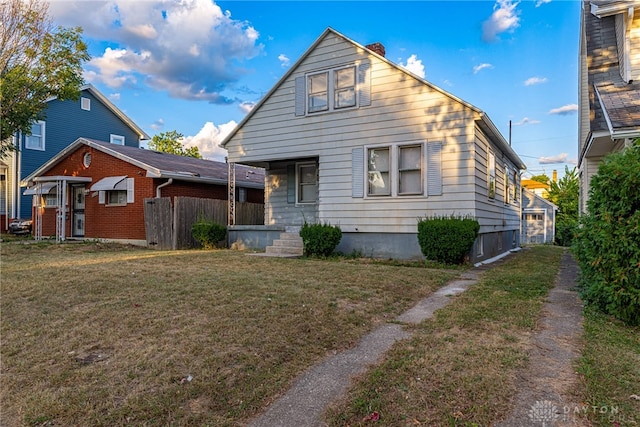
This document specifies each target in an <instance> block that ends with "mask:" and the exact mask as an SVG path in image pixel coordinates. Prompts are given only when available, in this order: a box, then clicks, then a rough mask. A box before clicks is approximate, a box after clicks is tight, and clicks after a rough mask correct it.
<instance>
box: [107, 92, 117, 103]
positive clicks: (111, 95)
mask: <svg viewBox="0 0 640 427" xmlns="http://www.w3.org/2000/svg"><path fill="white" fill-rule="evenodd" d="M109 101H112V102H118V101H120V92H116V93H111V94H109Z"/></svg>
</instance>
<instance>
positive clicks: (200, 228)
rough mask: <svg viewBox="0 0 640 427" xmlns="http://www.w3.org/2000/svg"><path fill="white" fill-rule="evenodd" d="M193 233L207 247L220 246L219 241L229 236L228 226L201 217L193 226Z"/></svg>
mask: <svg viewBox="0 0 640 427" xmlns="http://www.w3.org/2000/svg"><path fill="white" fill-rule="evenodd" d="M191 235H192V236H193V238H194V239H196V240H197V241H198V242H199V243H200V245H202V247H203V248H205V249H213V248H216V247H218V243H219V242H220V241H222V240H224V239H226V238H227V226H226V225H222V224H218V223H217V222H213V221H209V220H204V219H199V220H198V221H197V222H195V223H194V224H193V225H192V226H191Z"/></svg>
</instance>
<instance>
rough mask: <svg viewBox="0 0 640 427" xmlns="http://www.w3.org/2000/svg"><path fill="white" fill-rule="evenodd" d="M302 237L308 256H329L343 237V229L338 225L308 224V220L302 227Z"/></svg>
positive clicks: (305, 252)
mask: <svg viewBox="0 0 640 427" xmlns="http://www.w3.org/2000/svg"><path fill="white" fill-rule="evenodd" d="M300 237H302V242H303V243H304V254H305V255H307V256H329V255H331V254H332V253H333V251H334V250H335V248H336V246H338V244H339V243H340V239H342V230H340V227H339V226H337V225H330V224H308V223H307V222H306V221H305V223H304V225H303V226H302V228H301V229H300Z"/></svg>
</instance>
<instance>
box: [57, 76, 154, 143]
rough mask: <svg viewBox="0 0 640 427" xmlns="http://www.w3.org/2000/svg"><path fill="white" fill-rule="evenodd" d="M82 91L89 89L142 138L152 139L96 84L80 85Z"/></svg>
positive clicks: (88, 90)
mask: <svg viewBox="0 0 640 427" xmlns="http://www.w3.org/2000/svg"><path fill="white" fill-rule="evenodd" d="M80 91H81V92H84V91H87V92H89V93H91V95H93V96H94V97H96V98H97V99H98V100H99V101H100V102H101V103H103V104H104V106H105V107H107V108H108V109H109V110H111V112H112V113H113V114H115V115H116V116H117V117H118V118H119V119H120V120H122V121H123V122H124V123H126V125H127V126H129V127H130V128H131V130H132V131H134V132H135V133H137V134H138V135H139V139H140V140H147V139H151V138H150V137H149V135H147V133H146V132H145V131H143V130H142V128H140V127H139V126H138V125H137V124H135V123H134V121H133V120H131V119H130V118H129V117H128V116H127V115H126V114H125V113H123V112H122V110H120V109H119V108H118V107H116V106H115V104H114V103H113V102H111V101H109V98H107V97H106V96H104V95H103V94H102V93H101V92H100V91H99V90H98V89H96V87H95V86H93V85H92V84H85V85H83V86H81V87H80ZM55 99H58V98H57V97H55V96H52V97H51V98H49V99H47V102H49V101H53V100H55Z"/></svg>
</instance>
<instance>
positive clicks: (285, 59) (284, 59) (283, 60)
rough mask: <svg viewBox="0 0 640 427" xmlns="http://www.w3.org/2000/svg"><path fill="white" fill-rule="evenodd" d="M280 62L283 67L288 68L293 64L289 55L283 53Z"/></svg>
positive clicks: (279, 58) (279, 56) (279, 57)
mask: <svg viewBox="0 0 640 427" xmlns="http://www.w3.org/2000/svg"><path fill="white" fill-rule="evenodd" d="M278 61H280V65H281V66H282V67H288V66H289V63H290V62H291V61H290V60H289V58H288V57H287V55H285V54H284V53H281V54H280V55H278Z"/></svg>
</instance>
